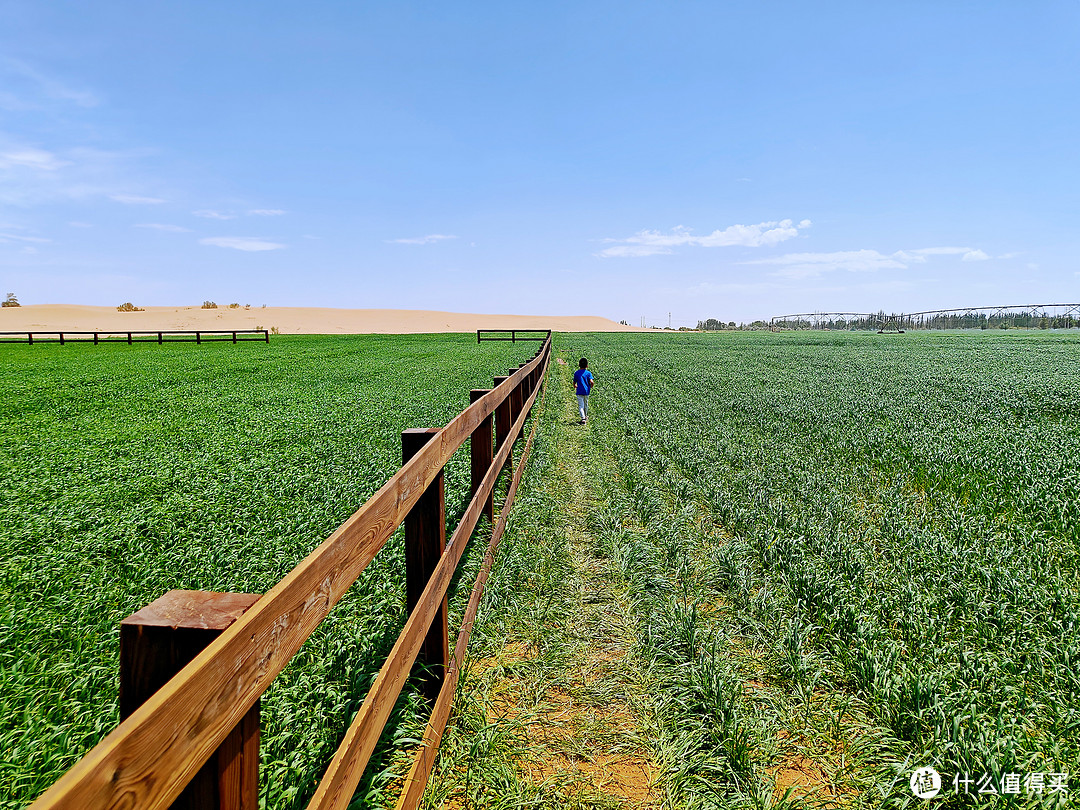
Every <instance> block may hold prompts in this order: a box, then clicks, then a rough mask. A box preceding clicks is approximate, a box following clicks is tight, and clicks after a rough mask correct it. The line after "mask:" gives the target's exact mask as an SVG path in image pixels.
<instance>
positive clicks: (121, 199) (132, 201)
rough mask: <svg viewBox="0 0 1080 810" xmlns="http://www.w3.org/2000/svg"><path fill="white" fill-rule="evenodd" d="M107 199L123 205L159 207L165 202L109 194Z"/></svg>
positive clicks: (136, 196) (129, 195) (127, 195)
mask: <svg viewBox="0 0 1080 810" xmlns="http://www.w3.org/2000/svg"><path fill="white" fill-rule="evenodd" d="M109 199H110V200H113V201H114V202H118V203H123V204H124V205H161V204H162V203H163V202H167V200H163V199H161V198H160V197H140V196H139V195H137V194H110V195H109Z"/></svg>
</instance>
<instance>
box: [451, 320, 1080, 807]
mask: <svg viewBox="0 0 1080 810" xmlns="http://www.w3.org/2000/svg"><path fill="white" fill-rule="evenodd" d="M556 345H557V347H558V348H559V349H560V351H561V353H562V354H563V356H564V357H565V358H566V359H567V360H569V365H566V366H558V367H556V374H558V375H560V377H561V382H562V385H561V386H560V388H559V391H560V394H559V396H560V397H561V399H562V404H561V405H560V406H559V407H557V408H556V409H555V410H553V411H552V412H550V413H548V414H547V415H546V417H545V427H544V429H543V430H542V431H541V434H540V437H539V444H538V465H540V472H539V473H537V474H532V475H530V476H527V479H528V480H529V482H530V486H529V488H527V489H526V491H525V493H524V494H523V498H522V506H521V510H522V511H521V514H520V515H519V516H518V519H519V526H520V525H525V526H527V529H528V530H527V531H525V532H521V531H519V532H517V533H512V534H511V535H510V538H511V539H510V540H509V541H508V543H507V544H506V547H505V548H504V561H503V566H504V567H503V568H502V569H500V571H499V574H498V576H497V577H495V578H494V580H493V583H492V586H491V587H492V596H491V598H490V603H489V605H488V610H487V612H486V613H485V620H484V623H483V624H482V625H481V626H480V628H479V631H478V634H477V637H476V654H477V655H478V656H481V655H486V656H496V657H498V656H502V655H504V654H503V653H501V652H500V651H501V650H506V649H508V648H509V645H510V644H512V643H514V642H515V641H516V642H523V643H526V644H527V645H528V646H527V650H528V652H527V653H522V654H521V655H520V656H519V657H518V659H513V658H510V659H507V660H505V661H504V660H502V659H500V664H499V665H498V666H496V667H495V668H494V669H495V670H497V671H499V672H501V673H504V674H503V675H502V676H500V677H504V678H508V679H509V682H510V683H511V684H513V688H517V689H519V690H522V691H523V690H526V689H528V690H529V695H530V697H529V701H530V702H529V704H528V706H525V707H523V706H521V705H518V706H517V708H516V709H515V711H514V712H511V713H510V715H509V716H510V717H511V718H514V717H517V718H523V717H553V716H554V717H563V718H566V717H570V718H571V720H570V721H568V722H567V723H566V724H565V725H564V727H563V729H562V731H561V733H562V734H563V735H564V736H563V737H562V738H559V739H558V741H557V742H558V744H557V745H556V746H555V747H554V748H552V747H550V743H548V742H545V741H541V742H539V743H537V741H536V737H535V735H532V736H530V734H531V732H529V731H528V722H526V723H525V724H524V726H523V727H522V729H519V730H518V731H517V732H515V731H514V729H513V723H510V724H509V725H505V726H504V732H505V734H504V737H503V738H502V741H501V743H500V744H498V745H496V744H492V745H490V746H489V749H488V750H487V751H486V753H485V758H486V761H485V762H484V763H479V764H478V763H476V762H474V761H471V760H470V759H469V757H467V756H465V755H464V754H463V753H462V752H463V751H464V750H465V749H464V740H463V739H461V738H456V739H455V738H453V737H452V738H451V741H450V742H449V748H448V751H454V752H456V753H455V755H454V757H455V758H454V759H452V760H450V761H448V762H447V763H445V764H444V770H443V771H442V775H441V777H440V782H439V783H438V785H437V787H436V793H437V794H438V795H440V796H442V797H444V798H445V797H451V796H457V797H458V800H459V801H465V799H464V794H465V793H466V792H469V794H470V795H469V798H468V801H471V802H475V803H477V805H478V806H498V804H497V802H494V801H492V800H491V799H490V798H489V799H487V800H485V799H484V797H485V796H487V797H490V796H491V795H493V794H494V793H497V792H498V791H500V790H501V791H502V792H503V793H504V794H505V793H506V792H507V791H510V792H514V794H515V795H516V797H517V800H518V801H520V802H522V803H525V802H529V803H533V804H535V805H536V806H550V807H570V806H582V807H593V806H605V805H604V797H603V796H600V795H593V794H590V793H589V791H588V788H587V787H581V788H580V789H578V788H574V789H571V787H572V781H573V780H572V774H571V776H570V777H568V776H566V775H565V774H562V775H559V774H556V775H549V776H548V777H547V778H546V779H545V780H542V781H538V780H537V779H535V778H534V779H531V780H530V779H527V778H524V777H523V778H522V779H521V780H520V781H518V782H516V783H515V785H516V786H515V787H513V788H507V787H506V780H507V778H508V777H507V769H506V768H505V767H504V765H505V762H503V761H502V760H500V757H510V759H511V760H512V759H513V758H514V757H518V758H520V757H522V756H527V748H528V747H529V745H532V746H534V747H535V746H536V745H540V746H541V747H543V746H548V747H546V748H544V749H543V750H544V751H545V752H546V755H547V756H549V757H551V756H563V757H565V758H568V759H570V760H573V759H574V757H579V756H580V755H581V753H580V752H581V751H589V750H592V751H596V750H601V751H608V752H609V753H610V754H611V755H617V754H620V752H622V753H625V752H626V751H631V752H634V756H639V757H644V756H646V755H647V756H648V758H650V759H651V761H652V762H653V763H654V767H655V773H656V775H657V779H658V783H659V788H658V789H659V791H660V794H661V797H662V799H663V801H670V802H672V803H673V804H674V805H675V806H692V807H761V808H765V807H770V806H773V805H774V804H781V805H782V804H784V803H785V794H786V793H787V791H786V790H784V789H783V788H784V785H785V784H786V783H785V782H784V780H783V779H782V778H781V777H784V778H787V779H788V780H789V781H791V780H794V781H795V782H799V781H800V780H801V781H803V782H809V783H811V784H810V785H809V786H802V785H797V786H796V788H795V789H794V790H793V791H792V793H791V794H790V795H788V796H787V799H786V803H788V804H798V803H799V802H800V801H803V802H805V803H809V804H813V803H815V802H821V803H825V804H826V805H828V806H852V807H856V806H857V807H868V808H869V807H880V806H882V804H883V803H884V804H885V805H888V806H903V805H906V804H910V803H912V802H914V803H915V804H920V802H919V801H918V800H916V799H915V798H914V797H913V795H912V792H911V791H910V789H909V787H908V778H909V776H910V774H911V772H912V771H913V770H914V769H915V768H916V767H921V766H925V765H931V766H934V767H935V768H936V769H937V770H938V771H939V772H941V774H942V775H943V778H944V780H945V785H946V791H945V792H943V794H942V795H943V797H944V798H939V799H937V800H936V802H938V803H941V802H944V803H945V804H946V805H950V806H951V805H960V804H963V803H964V800H963V798H961V797H958V796H957V794H956V792H955V791H954V789H953V785H952V778H953V776H954V775H957V774H959V775H961V776H965V775H970V777H971V778H973V779H976V780H978V779H979V778H981V777H982V775H983V774H984V773H986V774H990V775H991V777H992V779H993V783H994V784H995V785H997V786H998V787H1000V784H1001V781H1000V780H1001V779H1002V778H1003V777H1004V776H1005V775H1007V774H1009V773H1017V774H1019V775H1020V776H1021V778H1022V779H1023V778H1024V777H1026V775H1027V774H1032V773H1042V774H1044V780H1043V781H1044V783H1045V784H1047V785H1048V784H1049V782H1050V777H1049V776H1048V775H1049V774H1055V773H1069V774H1072V789H1071V793H1063V792H1060V791H1058V792H1055V793H1051V792H1050V791H1049V790H1047V791H1045V792H1044V793H1043V794H1042V795H1039V794H1037V793H1036V792H1035V790H1034V788H1033V789H1032V790H1031V791H1030V792H1029V791H1028V789H1027V786H1026V783H1025V782H1024V781H1021V785H1020V791H1021V792H1020V794H1019V795H1015V796H1011V797H1010V798H1011V799H1012V801H1013V803H1020V804H1025V803H1026V804H1042V805H1044V806H1059V805H1062V806H1063V805H1064V804H1065V803H1067V802H1069V801H1071V800H1073V799H1075V791H1076V790H1077V787H1076V780H1075V774H1076V772H1077V771H1078V770H1080V590H1078V582H1080V395H1078V392H1080V362H1078V359H1080V336H1077V335H1045V334H1043V335H1039V334H1038V333H1026V334H1011V335H1008V336H1003V335H987V334H986V333H970V332H969V333H928V334H918V335H912V334H909V335H884V336H878V335H873V334H844V333H840V334H836V333H794V334H791V333H789V334H769V333H754V334H727V335H696V334H695V335H670V334H669V335H662V336H659V335H592V336H588V337H587V338H586V337H580V336H560V340H559V341H558V342H557V344H556ZM579 354H584V355H587V356H588V357H589V358H590V369H592V370H593V371H594V373H595V374H596V377H597V380H598V383H597V387H596V390H595V393H594V395H593V397H592V415H591V417H590V422H589V425H588V426H587V427H580V426H578V425H576V424H575V421H576V420H575V417H574V408H575V406H574V404H573V402H572V396H571V390H570V388H569V375H570V372H571V370H572V369H573V368H574V366H575V360H576V358H577V356H578V355H579ZM575 482H577V483H576V484H575ZM575 512H583V515H582V516H581V517H580V519H576V518H575V517H574V513H575ZM561 513H566V514H568V515H569V517H566V516H561ZM535 538H542V539H541V540H540V541H537V540H535ZM575 580H577V581H579V582H580V583H584V584H575ZM533 583H541V585H540V586H538V587H535V588H533V589H532V590H531V591H530V587H531V586H532V585H533ZM567 583H569V584H567ZM597 602H601V603H603V602H608V603H610V604H609V606H607V607H605V608H604V610H603V611H600V612H599V613H598V612H597V610H596V608H595V607H594V603H597ZM590 615H591V616H592V618H588V616H590ZM583 616H585V617H586V618H582V617H583ZM538 627H544V628H549V629H548V630H538V629H537V628H538ZM612 628H614V629H612ZM590 635H591V636H593V637H595V638H596V639H597V642H596V643H593V644H590V643H584V642H583V641H582V639H587V638H589V636H590ZM626 635H629V636H630V638H631V639H632V640H631V641H630V642H629V643H627V642H625V641H624V640H623V637H624V636H626ZM598 647H604V648H605V649H604V650H601V651H600V653H597V648H598ZM590 654H592V655H593V656H594V657H593V659H592V660H591V661H589V660H588V659H589V656H590ZM621 655H625V656H626V658H625V660H623V659H621V658H620V656H621ZM583 661H585V662H587V663H585V664H583V663H582V662H583ZM612 661H615V662H616V663H615V664H612V663H611V662H612ZM597 673H601V674H600V675H597ZM498 682H499V678H494V679H493V678H492V675H491V671H490V670H488V671H486V672H484V673H481V674H480V675H474V677H473V680H472V681H471V682H468V683H466V687H465V688H466V692H467V694H469V695H472V696H473V697H474V698H475V699H476V700H478V701H479V703H478V704H477V705H479V706H481V708H480V709H478V710H477V711H476V712H474V714H473V718H472V723H473V726H472V728H471V729H468V733H469V734H477V733H479V731H480V730H482V728H483V724H482V723H480V724H479V725H477V722H478V721H477V719H476V718H477V716H482V713H483V711H485V710H484V709H483V708H482V706H483V705H484V704H485V701H486V705H488V706H489V707H490V706H491V705H492V704H493V703H494V704H496V705H503V704H505V703H506V700H507V698H506V697H505V694H506V691H507V690H506V688H505V682H504V683H503V686H502V687H499V685H498ZM499 688H502V689H503V693H502V694H503V696H502V697H499V696H498V694H499V693H498V689H499ZM493 690H494V691H493ZM511 691H512V689H511ZM545 692H546V694H545ZM567 695H569V696H570V697H569V698H567V697H566V696H567ZM493 696H494V697H493ZM568 702H569V703H571V704H572V705H574V706H577V707H584V708H579V709H577V710H575V711H581V712H584V711H585V709H588V710H589V712H591V713H590V714H589V715H588V718H587V719H588V722H586V721H585V720H584V719H581V718H583V717H584V715H581V716H580V717H579V720H580V722H577V727H576V728H577V730H576V731H575V721H574V720H573V718H574V717H575V715H574V714H573V712H571V711H570V710H569V709H565V706H566V705H567V703H568ZM610 705H616V706H624V707H627V709H628V711H629V712H630V713H632V714H634V715H635V717H636V722H635V724H632V725H631V726H628V725H627V723H626V721H625V718H624V717H623V718H622V719H620V717H622V716H621V715H618V713H616V714H615V715H611V713H610V712H609V715H611V716H609V718H608V721H605V720H604V712H605V711H606V709H605V706H610ZM552 706H554V707H555V709H557V710H558V711H555V710H554V709H552V708H551V707H552ZM486 711H488V712H489V715H490V708H489V709H487V710H486ZM530 712H531V714H530ZM611 717H614V719H615V720H618V722H615V723H614V724H612V723H611V722H609V721H610V720H611ZM605 722H607V725H605ZM466 725H467V722H466ZM515 733H517V734H518V736H517V737H516V738H515ZM489 737H491V739H494V736H492V735H490V734H489ZM611 740H614V741H615V742H610V741H611ZM643 741H644V742H643ZM605 745H606V746H608V747H607V748H604V746H605ZM596 746H600V748H599V749H597V748H596ZM510 752H515V753H513V754H512V755H511V753H510ZM448 759H449V755H448ZM578 761H580V760H578ZM470 768H471V774H472V783H471V785H470V786H469V787H468V789H466V786H465V784H464V783H463V781H462V780H461V779H460V777H459V776H458V775H457V774H459V773H460V772H462V771H463V770H466V769H470ZM519 775H520V773H519ZM594 781H595V777H594ZM496 784H499V785H501V787H498V788H496V787H494V785H496ZM776 785H779V786H780V787H779V788H777V787H776ZM978 786H979V785H978V783H977V782H976V783H973V784H972V785H971V786H970V787H969V789H970V790H971V791H972V793H974V792H975V791H976V790H977V789H978ZM986 798H987V797H986V796H983V800H986ZM968 800H974V796H969V797H968ZM998 801H1001V802H1005V801H1006V799H1005V797H1001V798H999V799H998ZM432 806H435V804H434V803H433V805H432ZM628 806H633V805H628Z"/></svg>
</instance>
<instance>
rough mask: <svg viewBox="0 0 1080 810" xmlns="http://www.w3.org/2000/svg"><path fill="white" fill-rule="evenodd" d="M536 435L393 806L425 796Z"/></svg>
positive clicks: (408, 806) (405, 808) (413, 804)
mask: <svg viewBox="0 0 1080 810" xmlns="http://www.w3.org/2000/svg"><path fill="white" fill-rule="evenodd" d="M540 371H541V374H540V378H539V379H540V380H541V384H542V383H543V380H544V379H545V378H544V376H543V372H544V371H546V367H545V368H542V369H541V370H540ZM546 394H547V392H546V389H545V390H544V391H543V393H541V394H540V395H541V396H546ZM535 435H536V422H535V421H534V422H533V426H532V430H530V431H529V438H528V440H527V441H526V442H525V448H524V450H522V453H521V461H520V462H519V463H518V466H517V468H516V469H515V470H514V476H513V478H511V480H510V489H509V490H508V491H507V493H506V501H505V502H504V503H503V507H502V509H501V510H500V512H499V520H498V521H497V522H496V523H495V525H494V527H493V529H492V533H491V542H490V543H489V544H488V547H487V551H486V552H485V554H484V562H483V564H482V565H481V566H480V573H479V574H477V576H476V581H475V582H474V583H473V589H472V593H471V594H470V595H469V604H468V606H467V607H466V608H465V614H464V616H462V619H461V627H460V629H459V630H458V637H457V643H456V644H455V646H454V654H453V656H452V657H451V659H450V666H449V667H448V668H447V671H446V682H445V683H444V684H443V688H442V691H441V692H439V696H438V698H437V699H436V700H435V705H434V707H433V708H432V711H431V717H430V718H429V719H428V723H427V726H426V727H425V728H424V735H423V738H422V739H421V741H420V747H419V748H418V749H417V751H416V753H415V754H414V755H413V762H412V765H411V766H410V768H409V773H408V775H407V776H406V777H405V786H404V789H403V790H402V792H401V793H400V794H399V795H398V798H397V802H396V803H395V804H394V810H416V808H417V807H419V806H420V802H421V801H422V800H423V798H424V790H425V789H426V788H427V783H428V779H429V778H430V777H431V770H432V768H433V767H434V765H435V757H436V755H437V754H438V750H439V744H440V743H441V742H442V735H443V732H444V731H445V730H446V723H447V721H448V720H449V719H450V710H451V708H452V707H453V705H454V694H455V691H456V690H457V683H458V678H459V676H460V674H461V667H462V665H463V664H464V662H465V651H466V650H467V649H468V646H469V638H470V636H471V635H472V629H473V624H474V623H475V621H476V613H477V611H478V610H479V608H480V599H481V598H482V597H483V595H484V586H485V585H486V584H487V580H488V576H489V575H490V574H491V568H492V566H493V565H494V562H495V552H496V551H497V550H498V548H499V543H500V541H501V540H502V536H503V533H504V532H505V531H506V523H507V518H508V517H509V514H510V509H511V507H512V506H513V505H514V496H515V495H516V494H517V488H518V484H519V482H520V481H521V475H522V472H523V471H524V469H525V462H526V461H528V459H529V450H530V449H531V448H532V443H533V438H534V436H535Z"/></svg>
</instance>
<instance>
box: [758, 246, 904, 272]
mask: <svg viewBox="0 0 1080 810" xmlns="http://www.w3.org/2000/svg"><path fill="white" fill-rule="evenodd" d="M743 263H744V264H766V265H776V266H778V267H780V269H779V270H777V271H776V272H775V273H774V274H773V275H777V276H783V277H784V278H809V277H811V276H820V275H821V274H822V273H827V272H831V271H833V270H847V271H848V272H851V273H864V272H870V271H875V270H885V269H890V268H892V269H903V268H905V267H907V265H906V264H904V263H903V262H902V261H900V260H899V259H897V258H896V257H895V256H886V255H884V254H881V253H879V252H878V251H876V250H838V251H835V252H832V253H788V254H785V255H783V256H775V257H773V258H771V259H755V260H753V261H749V262H743Z"/></svg>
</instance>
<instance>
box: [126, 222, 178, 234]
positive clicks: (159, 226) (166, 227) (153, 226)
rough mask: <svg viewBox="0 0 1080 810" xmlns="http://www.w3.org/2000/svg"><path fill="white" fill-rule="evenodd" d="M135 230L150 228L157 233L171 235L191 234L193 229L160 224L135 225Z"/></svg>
mask: <svg viewBox="0 0 1080 810" xmlns="http://www.w3.org/2000/svg"><path fill="white" fill-rule="evenodd" d="M132 227H134V228H150V229H151V230H155V231H168V232H169V233H191V228H181V227H180V226H179V225H162V224H160V223H158V222H147V223H145V224H140V225H133V226H132Z"/></svg>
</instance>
